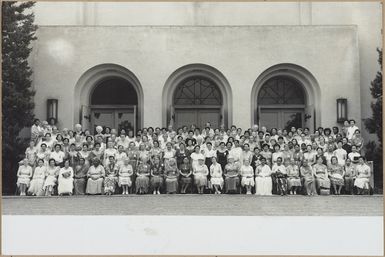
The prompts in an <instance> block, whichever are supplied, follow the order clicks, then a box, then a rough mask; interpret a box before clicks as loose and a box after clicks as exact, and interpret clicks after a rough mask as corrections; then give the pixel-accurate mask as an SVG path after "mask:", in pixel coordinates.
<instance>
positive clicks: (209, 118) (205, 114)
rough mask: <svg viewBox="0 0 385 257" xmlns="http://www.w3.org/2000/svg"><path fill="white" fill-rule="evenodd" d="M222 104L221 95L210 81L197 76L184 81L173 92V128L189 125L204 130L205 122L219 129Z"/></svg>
mask: <svg viewBox="0 0 385 257" xmlns="http://www.w3.org/2000/svg"><path fill="white" fill-rule="evenodd" d="M222 102H223V101H222V94H221V92H220V90H219V88H218V86H217V85H216V84H215V82H213V81H212V80H210V79H208V78H204V77H199V76H196V77H190V78H187V79H185V80H184V81H182V82H181V83H180V84H179V85H178V87H177V88H176V89H175V92H174V97H173V106H174V116H175V117H174V119H175V123H174V126H175V128H179V127H182V126H184V125H187V126H189V125H191V124H195V125H197V126H198V127H199V128H204V126H205V124H206V123H207V122H210V123H211V125H212V127H213V128H217V127H219V125H220V124H221V118H222V117H221V116H222V115H221V110H222Z"/></svg>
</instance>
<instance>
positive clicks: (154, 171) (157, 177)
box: [150, 155, 164, 195]
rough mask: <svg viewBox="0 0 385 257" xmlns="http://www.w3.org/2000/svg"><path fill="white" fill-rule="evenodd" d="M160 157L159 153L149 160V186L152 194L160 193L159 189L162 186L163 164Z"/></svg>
mask: <svg viewBox="0 0 385 257" xmlns="http://www.w3.org/2000/svg"><path fill="white" fill-rule="evenodd" d="M161 158H162V157H161V156H160V155H154V156H153V161H152V162H151V168H150V172H151V187H152V189H153V194H154V195H155V194H158V195H160V190H161V188H162V186H163V175H164V165H163V163H162V162H161V161H160V160H161Z"/></svg>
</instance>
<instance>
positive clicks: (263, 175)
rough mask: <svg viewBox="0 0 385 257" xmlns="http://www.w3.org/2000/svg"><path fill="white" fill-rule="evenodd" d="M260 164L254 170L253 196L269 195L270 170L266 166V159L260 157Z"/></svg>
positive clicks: (271, 184)
mask: <svg viewBox="0 0 385 257" xmlns="http://www.w3.org/2000/svg"><path fill="white" fill-rule="evenodd" d="M260 160H261V164H260V165H259V166H257V168H256V170H255V194H256V195H271V194H272V189H273V182H272V180H271V168H270V167H269V165H267V164H266V158H265V157H261V159H260Z"/></svg>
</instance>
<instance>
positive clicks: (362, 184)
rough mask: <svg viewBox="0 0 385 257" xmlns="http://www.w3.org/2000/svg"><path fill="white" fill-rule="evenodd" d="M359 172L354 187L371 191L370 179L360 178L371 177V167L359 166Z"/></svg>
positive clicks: (357, 169) (357, 168) (357, 167)
mask: <svg viewBox="0 0 385 257" xmlns="http://www.w3.org/2000/svg"><path fill="white" fill-rule="evenodd" d="M356 171H357V175H358V176H357V177H356V180H355V181H354V186H356V187H358V188H361V189H369V178H364V177H360V175H366V176H369V175H370V167H369V166H368V165H366V164H363V165H361V164H358V165H357V166H356Z"/></svg>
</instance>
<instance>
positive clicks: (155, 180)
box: [151, 176, 163, 188]
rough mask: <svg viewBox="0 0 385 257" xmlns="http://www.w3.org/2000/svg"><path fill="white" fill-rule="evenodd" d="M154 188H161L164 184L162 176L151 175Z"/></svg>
mask: <svg viewBox="0 0 385 257" xmlns="http://www.w3.org/2000/svg"><path fill="white" fill-rule="evenodd" d="M151 186H152V188H159V187H162V186H163V178H162V177H160V176H154V177H151Z"/></svg>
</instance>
